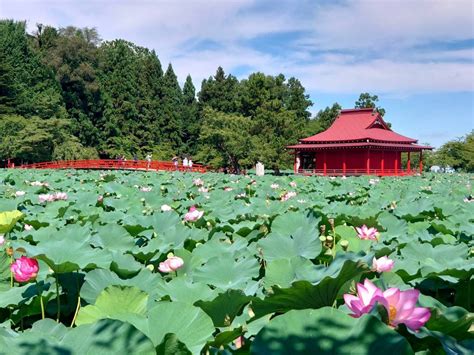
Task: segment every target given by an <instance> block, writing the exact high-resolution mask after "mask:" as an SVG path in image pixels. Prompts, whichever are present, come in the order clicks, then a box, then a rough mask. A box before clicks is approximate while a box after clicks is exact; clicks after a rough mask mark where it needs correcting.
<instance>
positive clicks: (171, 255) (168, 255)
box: [166, 252, 174, 259]
mask: <svg viewBox="0 0 474 355" xmlns="http://www.w3.org/2000/svg"><path fill="white" fill-rule="evenodd" d="M173 256H174V254H173V253H171V252H170V253H168V254H166V257H167V258H168V259H169V258H172V257H173Z"/></svg>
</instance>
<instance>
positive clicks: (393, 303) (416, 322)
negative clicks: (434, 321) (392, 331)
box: [380, 288, 431, 331]
mask: <svg viewBox="0 0 474 355" xmlns="http://www.w3.org/2000/svg"><path fill="white" fill-rule="evenodd" d="M419 296H420V291H418V290H414V289H413V290H407V291H400V290H399V289H398V288H389V289H388V290H386V291H384V293H383V298H382V299H381V302H380V303H381V304H383V306H384V307H385V308H386V309H387V313H388V319H389V324H390V325H391V326H393V327H396V326H398V325H399V324H401V323H403V324H405V325H406V326H407V327H408V328H410V329H412V330H415V331H417V330H418V329H420V328H421V327H422V326H423V325H425V323H426V322H428V320H429V319H430V317H431V312H430V309H429V308H425V307H415V306H416V302H417V301H418V297H419Z"/></svg>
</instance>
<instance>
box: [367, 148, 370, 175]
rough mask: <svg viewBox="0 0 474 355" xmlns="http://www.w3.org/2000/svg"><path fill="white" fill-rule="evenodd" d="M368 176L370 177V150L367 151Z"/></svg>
mask: <svg viewBox="0 0 474 355" xmlns="http://www.w3.org/2000/svg"><path fill="white" fill-rule="evenodd" d="M367 175H370V149H368V150H367Z"/></svg>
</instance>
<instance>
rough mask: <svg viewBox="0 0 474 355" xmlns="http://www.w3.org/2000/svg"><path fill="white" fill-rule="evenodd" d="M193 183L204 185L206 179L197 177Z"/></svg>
mask: <svg viewBox="0 0 474 355" xmlns="http://www.w3.org/2000/svg"><path fill="white" fill-rule="evenodd" d="M193 184H194V185H195V186H202V185H204V181H202V179H200V178H197V179H194V180H193Z"/></svg>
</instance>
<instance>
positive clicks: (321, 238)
mask: <svg viewBox="0 0 474 355" xmlns="http://www.w3.org/2000/svg"><path fill="white" fill-rule="evenodd" d="M319 240H320V241H321V242H323V243H324V242H325V241H326V237H325V236H324V235H322V236H320V237H319Z"/></svg>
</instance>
